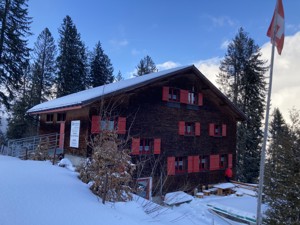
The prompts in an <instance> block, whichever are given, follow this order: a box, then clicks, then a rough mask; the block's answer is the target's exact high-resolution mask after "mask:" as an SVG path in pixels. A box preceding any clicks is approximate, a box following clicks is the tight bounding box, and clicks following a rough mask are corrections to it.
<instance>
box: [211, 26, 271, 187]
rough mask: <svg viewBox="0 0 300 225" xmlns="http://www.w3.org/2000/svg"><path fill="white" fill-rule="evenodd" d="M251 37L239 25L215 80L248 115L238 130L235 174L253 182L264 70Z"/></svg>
mask: <svg viewBox="0 0 300 225" xmlns="http://www.w3.org/2000/svg"><path fill="white" fill-rule="evenodd" d="M260 57H261V53H260V48H259V46H258V45H256V44H255V42H254V40H253V39H252V38H250V37H248V34H247V33H246V32H245V31H244V30H243V28H240V29H239V31H238V34H237V35H236V36H235V38H234V39H233V41H232V42H231V43H230V44H229V45H228V49H227V53H226V55H225V58H224V60H223V61H221V65H220V71H221V72H220V73H219V74H218V79H217V82H218V83H219V84H220V86H221V90H222V91H223V92H224V93H225V94H226V95H227V96H228V97H229V98H230V99H231V100H232V101H233V103H234V104H235V105H236V106H238V107H239V108H240V109H241V110H242V111H243V112H244V113H245V114H246V116H247V120H246V121H244V122H241V123H240V124H239V125H238V130H237V177H238V179H239V180H241V181H244V182H254V181H255V180H256V179H257V178H258V175H259V162H260V152H261V142H262V136H263V133H262V129H261V128H262V119H263V117H264V107H265V93H266V87H265V86H266V82H265V77H264V74H265V72H266V71H267V67H266V66H265V63H266V62H265V61H263V60H261V59H260Z"/></svg>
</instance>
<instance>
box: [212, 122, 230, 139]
mask: <svg viewBox="0 0 300 225" xmlns="http://www.w3.org/2000/svg"><path fill="white" fill-rule="evenodd" d="M226 135H227V126H226V124H215V123H210V124H209V136H213V137H225V136H226Z"/></svg>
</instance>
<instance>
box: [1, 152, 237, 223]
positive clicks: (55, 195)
mask: <svg viewBox="0 0 300 225" xmlns="http://www.w3.org/2000/svg"><path fill="white" fill-rule="evenodd" d="M0 184H1V185H0V224H1V225H48V224H49V225H53V224H55V225H60V224H61V225H69V224H70V225H89V224H91V225H92V224H93V225H94V224H105V225H120V224H122V225H127V224H128V225H129V224H130V225H138V224H139V225H148V224H149V225H150V224H151V225H171V224H172V225H177V224H178V225H180V224H184V225H194V224H197V225H206V224H212V223H214V224H215V225H224V224H228V223H226V222H224V221H223V220H221V219H218V218H217V217H216V216H213V215H212V214H210V213H209V212H208V211H207V207H206V203H207V201H208V200H209V199H203V200H200V199H194V200H192V202H191V203H190V204H183V205H181V206H179V207H173V208H166V207H160V206H158V205H155V204H154V203H150V202H148V201H147V200H144V199H142V198H135V200H134V201H131V202H127V203H116V204H111V203H108V204H105V205H103V204H101V201H99V199H98V198H97V197H96V196H95V195H93V194H92V193H91V191H90V190H89V188H88V186H87V185H86V184H84V183H82V182H81V181H80V180H79V179H78V178H77V173H76V172H73V171H71V170H68V169H66V168H62V167H58V166H53V165H52V164H51V163H50V162H37V161H30V160H28V161H22V160H20V159H16V158H11V157H7V156H1V155H0ZM229 199H230V198H229ZM210 200H213V201H215V200H216V199H210ZM229 201H232V199H230V200H229ZM222 204H226V198H224V200H223V202H222ZM145 211H147V212H148V214H147V213H145ZM232 224H236V223H232Z"/></svg>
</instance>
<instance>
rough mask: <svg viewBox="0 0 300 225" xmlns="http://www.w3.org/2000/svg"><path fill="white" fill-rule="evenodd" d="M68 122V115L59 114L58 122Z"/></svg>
mask: <svg viewBox="0 0 300 225" xmlns="http://www.w3.org/2000/svg"><path fill="white" fill-rule="evenodd" d="M63 121H66V113H57V122H63Z"/></svg>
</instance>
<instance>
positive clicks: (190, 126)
mask: <svg viewBox="0 0 300 225" xmlns="http://www.w3.org/2000/svg"><path fill="white" fill-rule="evenodd" d="M185 134H186V135H194V134H195V123H188V122H186V123H185Z"/></svg>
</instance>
